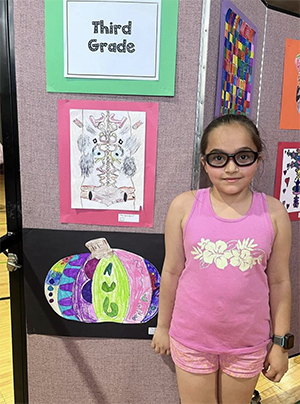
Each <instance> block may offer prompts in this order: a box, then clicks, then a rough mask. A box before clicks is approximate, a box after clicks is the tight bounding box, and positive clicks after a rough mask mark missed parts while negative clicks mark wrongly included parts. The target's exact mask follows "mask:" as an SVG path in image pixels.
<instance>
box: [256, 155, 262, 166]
mask: <svg viewBox="0 0 300 404" xmlns="http://www.w3.org/2000/svg"><path fill="white" fill-rule="evenodd" d="M262 160H263V155H262V153H259V154H258V158H257V165H259V164H260V163H261V162H262Z"/></svg>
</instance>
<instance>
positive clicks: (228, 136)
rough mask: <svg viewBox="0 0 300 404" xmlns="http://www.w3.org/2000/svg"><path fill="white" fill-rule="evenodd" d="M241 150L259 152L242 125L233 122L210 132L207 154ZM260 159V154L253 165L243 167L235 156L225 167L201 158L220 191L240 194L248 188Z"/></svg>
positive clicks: (229, 152) (230, 152)
mask: <svg viewBox="0 0 300 404" xmlns="http://www.w3.org/2000/svg"><path fill="white" fill-rule="evenodd" d="M241 150H244V151H246V150H252V151H255V152H257V148H256V147H255V144H254V143H253V141H252V138H251V135H250V134H249V133H248V131H247V130H246V129H245V128H244V127H243V126H242V125H240V124H238V123H233V124H229V125H221V126H219V127H218V128H216V129H214V130H213V131H212V132H211V133H210V134H209V137H208V143H207V149H206V151H205V154H208V153H211V152H216V151H217V152H225V153H227V154H233V153H236V152H238V151H241ZM259 161H260V156H259V158H258V159H257V160H256V161H255V162H254V163H253V164H252V165H249V166H245V167H241V166H238V165H237V164H236V163H235V161H234V160H233V158H230V159H229V160H228V162H227V164H226V165H225V166H224V167H211V166H210V165H209V164H208V163H207V162H206V161H205V159H204V158H203V157H202V158H201V162H202V165H203V167H204V169H205V171H206V172H207V174H208V176H209V178H210V180H211V182H212V184H213V185H214V187H215V188H216V189H217V190H218V191H219V192H220V193H225V194H228V195H235V194H239V193H241V192H243V191H244V190H247V189H248V187H249V185H250V183H251V181H252V179H253V177H254V175H255V172H256V170H257V167H258V165H259Z"/></svg>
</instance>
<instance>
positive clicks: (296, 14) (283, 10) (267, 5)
mask: <svg viewBox="0 0 300 404" xmlns="http://www.w3.org/2000/svg"><path fill="white" fill-rule="evenodd" d="M261 2H262V3H263V4H264V5H265V6H266V7H267V8H269V9H270V10H275V11H279V12H280V13H284V14H288V15H292V16H293V17H298V18H300V10H299V13H296V12H294V11H290V10H286V9H284V8H280V7H276V6H273V5H272V4H268V1H266V0H261Z"/></svg>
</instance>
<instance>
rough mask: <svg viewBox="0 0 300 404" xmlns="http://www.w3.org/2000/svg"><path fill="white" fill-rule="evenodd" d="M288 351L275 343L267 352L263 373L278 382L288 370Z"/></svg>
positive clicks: (272, 380)
mask: <svg viewBox="0 0 300 404" xmlns="http://www.w3.org/2000/svg"><path fill="white" fill-rule="evenodd" d="M288 364H289V362H288V352H287V351H286V350H284V349H283V348H281V347H280V346H279V345H275V344H273V345H272V346H271V348H270V350H269V352H268V354H267V357H266V360H265V363H264V369H263V372H262V373H263V374H264V376H266V378H267V379H269V380H271V382H275V383H278V382H280V380H281V379H282V377H283V376H284V374H285V373H286V372H287V370H288Z"/></svg>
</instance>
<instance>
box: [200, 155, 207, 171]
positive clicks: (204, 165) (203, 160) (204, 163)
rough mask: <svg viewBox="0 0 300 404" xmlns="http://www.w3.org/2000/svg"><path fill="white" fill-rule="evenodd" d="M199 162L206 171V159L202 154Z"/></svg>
mask: <svg viewBox="0 0 300 404" xmlns="http://www.w3.org/2000/svg"><path fill="white" fill-rule="evenodd" d="M201 164H202V166H203V168H204V170H205V171H206V172H207V170H206V161H205V159H204V157H203V156H202V157H201Z"/></svg>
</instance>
